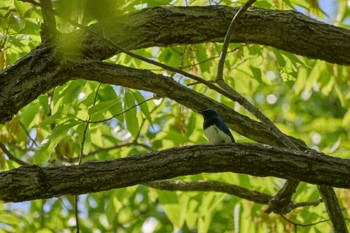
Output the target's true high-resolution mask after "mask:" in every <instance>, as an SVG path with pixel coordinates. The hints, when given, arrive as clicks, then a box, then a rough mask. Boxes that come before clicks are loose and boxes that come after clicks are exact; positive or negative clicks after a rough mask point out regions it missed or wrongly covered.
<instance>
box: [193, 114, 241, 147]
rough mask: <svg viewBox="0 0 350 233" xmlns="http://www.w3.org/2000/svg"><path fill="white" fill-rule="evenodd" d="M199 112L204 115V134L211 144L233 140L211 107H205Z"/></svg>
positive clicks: (224, 124)
mask: <svg viewBox="0 0 350 233" xmlns="http://www.w3.org/2000/svg"><path fill="white" fill-rule="evenodd" d="M199 113H200V114H202V115H203V117H204V122H203V128H204V133H205V136H207V138H208V140H209V142H210V143H212V144H217V143H226V142H235V139H234V138H233V136H232V134H231V132H230V130H229V128H228V127H227V125H226V123H225V122H224V121H223V120H222V119H221V118H220V116H219V114H218V113H217V112H216V111H215V110H213V109H205V110H203V111H201V112H199Z"/></svg>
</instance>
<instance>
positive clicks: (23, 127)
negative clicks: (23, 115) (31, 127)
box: [19, 121, 38, 147]
mask: <svg viewBox="0 0 350 233" xmlns="http://www.w3.org/2000/svg"><path fill="white" fill-rule="evenodd" d="M19 125H20V126H21V127H22V129H23V131H24V133H25V134H26V135H27V137H28V138H29V140H30V141H32V143H33V145H35V146H36V147H37V146H38V144H37V143H36V141H35V140H34V139H33V138H32V137H31V136H30V133H29V132H28V130H27V129H26V127H25V126H24V125H23V123H22V122H21V121H19Z"/></svg>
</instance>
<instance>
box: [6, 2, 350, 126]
mask: <svg viewBox="0 0 350 233" xmlns="http://www.w3.org/2000/svg"><path fill="white" fill-rule="evenodd" d="M236 11H237V8H230V7H225V6H210V7H158V8H153V9H146V10H142V11H139V12H135V13H133V14H129V15H125V16H121V17H119V18H115V19H113V20H110V21H109V22H103V23H99V24H96V25H92V26H91V27H90V29H91V30H94V31H95V32H97V33H99V34H100V35H103V36H105V37H107V38H108V39H109V40H112V41H113V42H114V43H116V44H118V45H121V46H122V47H124V48H126V49H138V48H145V47H152V46H169V45H173V44H193V43H201V42H208V41H223V38H224V36H225V33H226V29H227V27H228V25H229V24H230V21H231V19H232V17H233V15H234V14H235V13H236ZM238 24H239V27H238V28H237V31H236V32H237V33H236V34H235V35H233V36H232V42H246V43H258V44H264V45H270V46H273V47H276V48H279V49H284V50H286V51H290V52H293V53H296V54H300V55H304V56H308V57H312V58H318V59H324V60H327V61H329V62H335V63H339V64H350V55H349V54H350V45H349V43H347V41H348V38H349V37H350V31H349V30H346V29H342V28H337V27H334V26H331V25H327V24H324V23H320V22H317V21H315V20H313V19H310V18H308V17H306V16H304V15H302V14H299V13H296V12H292V11H273V10H266V9H259V8H253V9H252V10H250V11H248V12H246V14H245V15H244V16H242V18H241V19H240V20H239V21H238ZM60 40H62V41H81V43H76V44H74V46H75V47H77V46H78V45H81V47H80V48H75V49H76V51H80V52H81V53H79V54H74V55H75V56H80V59H85V58H91V57H93V58H98V59H105V58H108V57H110V56H111V55H113V54H115V52H116V49H115V47H113V46H111V45H110V44H108V43H107V42H106V41H105V40H103V39H102V38H101V37H100V36H97V35H95V34H93V35H92V34H91V33H89V32H88V31H85V30H78V31H76V32H74V33H71V34H69V35H62V36H60ZM53 46H54V45H52V44H50V43H49V42H45V43H43V44H42V45H40V46H39V47H38V48H37V49H35V50H33V51H32V52H31V53H30V54H29V55H28V56H26V57H24V58H23V59H22V60H20V61H18V62H17V63H15V64H14V65H13V66H11V67H9V68H7V69H6V70H4V71H2V72H1V73H0V93H1V94H0V123H4V122H6V121H8V120H9V119H11V118H12V116H13V115H14V114H16V113H17V112H18V111H19V109H21V108H22V107H24V106H25V105H27V104H28V103H30V102H31V101H33V100H34V99H35V98H36V97H37V96H38V95H40V94H43V93H44V92H46V91H47V90H49V89H50V88H52V86H54V85H58V84H59V83H61V82H62V81H63V80H64V79H66V71H68V67H65V66H63V65H60V63H59V61H60V60H62V58H65V59H67V58H66V57H64V56H63V55H62V54H57V53H56V54H55V53H54V51H56V50H55V49H53ZM70 49H71V47H70V46H68V47H67V48H64V45H61V47H60V48H59V50H60V51H61V52H62V51H64V50H69V51H66V53H65V52H63V54H65V56H66V55H67V54H69V53H70V52H71V51H70ZM84 54H85V55H84ZM62 56H63V57H62ZM74 60H76V58H74ZM67 64H69V63H64V65H67ZM28 70H30V71H31V72H28ZM37 76H42V77H45V79H43V80H41V82H38V83H36V82H34V81H32V80H35V77H37ZM37 81H38V80H37Z"/></svg>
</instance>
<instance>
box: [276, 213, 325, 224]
mask: <svg viewBox="0 0 350 233" xmlns="http://www.w3.org/2000/svg"><path fill="white" fill-rule="evenodd" d="M280 216H281V217H282V218H283V219H284V220H286V221H287V222H289V223H291V224H293V225H294V226H299V227H312V226H315V225H317V224H320V223H324V222H329V221H330V220H329V219H326V220H321V221H318V222H315V223H309V224H302V223H296V222H293V221H292V220H289V219H288V218H286V216H284V215H283V214H280Z"/></svg>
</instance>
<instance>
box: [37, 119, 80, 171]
mask: <svg viewBox="0 0 350 233" xmlns="http://www.w3.org/2000/svg"><path fill="white" fill-rule="evenodd" d="M77 124H79V122H78V121H75V120H70V121H69V122H68V123H66V124H62V125H57V126H56V127H55V128H54V129H53V130H52V132H51V133H50V134H49V135H48V136H47V137H46V138H45V139H44V140H43V141H42V143H41V144H40V146H39V147H38V148H37V149H36V151H35V153H34V158H33V162H34V164H36V165H40V164H42V163H45V162H47V161H48V160H49V158H50V155H51V153H52V151H53V150H54V148H55V147H56V145H57V144H58V143H59V142H60V141H61V140H62V139H63V138H64V137H66V136H67V133H68V131H69V130H70V129H71V128H72V127H74V126H76V125H77Z"/></svg>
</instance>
